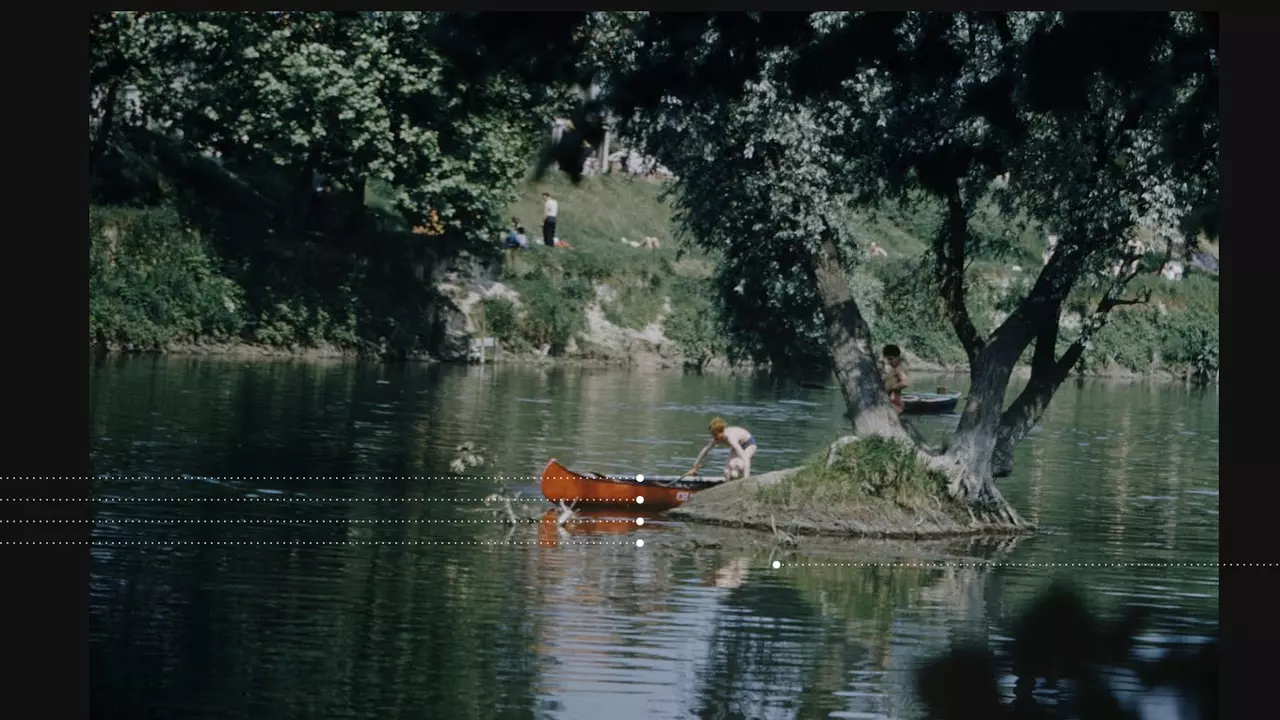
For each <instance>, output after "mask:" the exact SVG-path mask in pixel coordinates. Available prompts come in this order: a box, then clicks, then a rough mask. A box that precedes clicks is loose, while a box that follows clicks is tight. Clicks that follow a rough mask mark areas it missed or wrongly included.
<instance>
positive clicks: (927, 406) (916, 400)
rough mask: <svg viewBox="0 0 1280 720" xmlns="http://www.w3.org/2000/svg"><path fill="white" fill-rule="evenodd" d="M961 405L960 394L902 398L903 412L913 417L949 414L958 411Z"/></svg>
mask: <svg viewBox="0 0 1280 720" xmlns="http://www.w3.org/2000/svg"><path fill="white" fill-rule="evenodd" d="M959 403H960V393H951V394H946V395H939V394H936V393H919V394H911V393H908V394H904V395H903V396H902V405H903V410H902V411H903V412H904V413H907V414H911V415H925V414H929V413H948V412H952V411H953V410H955V409H956V405H958V404H959Z"/></svg>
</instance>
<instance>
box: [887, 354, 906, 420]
mask: <svg viewBox="0 0 1280 720" xmlns="http://www.w3.org/2000/svg"><path fill="white" fill-rule="evenodd" d="M884 361H885V364H886V365H888V367H886V368H885V371H884V389H885V391H886V392H888V393H889V402H891V403H893V406H894V407H895V408H897V409H898V414H899V415H901V414H902V411H903V410H905V409H906V403H904V402H903V401H902V391H903V390H906V389H907V373H906V371H905V370H903V369H902V351H901V350H899V349H898V346H897V345H885V346H884Z"/></svg>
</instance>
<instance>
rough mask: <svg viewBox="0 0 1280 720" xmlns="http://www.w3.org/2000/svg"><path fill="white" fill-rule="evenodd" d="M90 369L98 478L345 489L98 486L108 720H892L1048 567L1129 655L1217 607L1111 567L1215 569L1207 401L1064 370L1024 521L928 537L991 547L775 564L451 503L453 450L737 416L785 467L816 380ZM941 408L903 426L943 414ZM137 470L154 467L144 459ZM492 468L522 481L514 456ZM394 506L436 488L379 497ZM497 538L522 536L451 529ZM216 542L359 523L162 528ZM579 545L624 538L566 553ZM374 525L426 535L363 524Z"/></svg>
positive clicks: (174, 366) (827, 419) (821, 555)
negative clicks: (1016, 536)
mask: <svg viewBox="0 0 1280 720" xmlns="http://www.w3.org/2000/svg"><path fill="white" fill-rule="evenodd" d="M90 380H91V399H90V439H91V463H92V465H93V468H94V471H95V473H100V474H110V475H113V476H117V477H112V478H104V479H102V480H100V481H98V484H97V486H96V488H95V492H96V493H97V494H100V495H113V496H142V497H150V498H179V497H188V496H203V497H211V496H214V497H218V496H220V497H235V496H244V495H246V494H251V493H257V494H262V493H263V492H265V491H271V492H275V493H280V495H279V497H285V498H316V497H341V498H348V499H349V500H347V501H344V502H275V503H244V502H217V503H214V502H182V503H180V502H154V501H153V502H129V503H111V504H107V503H98V504H95V505H94V507H93V512H94V520H95V527H94V531H93V532H94V537H95V538H97V539H101V540H113V539H114V540H128V541H142V542H146V543H153V544H142V545H131V546H101V547H95V548H93V565H92V569H93V575H92V577H91V583H90V585H91V587H90V589H91V612H92V620H91V626H92V639H91V652H92V663H93V673H94V689H93V692H94V701H95V711H96V712H98V714H100V715H101V716H102V717H117V716H118V717H141V716H145V717H210V718H214V717H216V718H237V717H253V718H287V717H303V716H305V717H334V718H373V717H378V718H385V717H387V716H391V717H398V716H409V715H412V716H414V717H450V718H452V717H458V718H465V717H476V718H490V717H501V718H507V717H510V718H559V719H564V720H575V719H577V718H597V717H600V716H601V714H602V713H604V714H606V715H607V716H608V717H609V718H610V719H611V720H624V719H626V718H687V717H706V718H738V717H742V718H748V717H749V718H807V717H824V716H826V717H864V718H868V717H876V718H880V717H884V718H906V717H913V716H914V714H915V712H916V711H917V710H918V708H917V707H916V705H915V703H914V700H913V698H912V687H911V671H912V670H914V668H915V667H916V666H917V665H918V664H919V663H920V662H921V661H923V660H924V659H925V658H927V657H929V656H931V655H932V654H934V653H936V652H938V651H939V650H941V649H943V648H945V647H946V646H947V644H948V643H949V642H951V641H952V640H954V639H956V638H959V637H970V636H977V637H979V638H986V639H987V640H989V641H990V642H992V643H994V644H996V645H1000V644H1001V643H1003V642H1005V641H1004V639H1003V634H1002V633H1003V629H1004V628H1005V627H1007V624H1008V621H1009V620H1010V619H1011V617H1012V616H1013V615H1015V614H1016V613H1017V612H1019V611H1020V610H1021V608H1022V607H1024V606H1025V605H1026V603H1027V602H1029V601H1030V600H1031V598H1032V596H1033V595H1034V594H1035V593H1037V592H1038V591H1039V590H1041V589H1042V588H1043V587H1044V586H1045V585H1046V584H1047V583H1048V581H1049V580H1050V579H1051V578H1052V577H1053V576H1055V575H1057V574H1060V573H1065V572H1069V573H1070V574H1071V576H1072V578H1073V579H1074V580H1075V581H1076V582H1077V583H1079V584H1082V585H1083V586H1084V588H1085V589H1086V590H1087V591H1088V592H1089V594H1090V596H1091V597H1092V598H1093V599H1095V600H1096V601H1098V602H1100V603H1103V605H1104V607H1105V606H1110V605H1112V604H1114V603H1115V602H1120V601H1125V602H1137V603H1142V604H1146V605H1148V606H1150V607H1152V608H1153V609H1155V611H1156V617H1155V625H1154V627H1153V628H1152V630H1151V633H1150V635H1149V637H1147V638H1145V639H1144V643H1146V645H1147V646H1148V648H1147V649H1150V648H1151V647H1158V646H1166V645H1169V644H1173V643H1177V642H1179V641H1182V640H1186V639H1194V638H1199V637H1203V636H1205V635H1207V634H1208V632H1209V630H1208V629H1207V628H1209V627H1211V626H1212V625H1215V624H1216V614H1217V592H1218V589H1217V569H1216V568H1215V567H1211V566H1209V567H1196V566H1190V565H1176V566H1174V565H1158V564H1157V565H1151V566H1145V567H1115V566H1112V565H1107V564H1104V563H1117V562H1127V563H1134V562H1146V563H1170V562H1178V563H1215V562H1216V561H1217V558H1218V555H1217V528H1218V525H1217V459H1218V455H1217V448H1218V445H1217V442H1216V440H1217V399H1216V394H1194V393H1189V392H1186V391H1185V390H1182V389H1180V388H1176V387H1157V386H1154V385H1150V384H1142V383H1131V384H1122V385H1114V384H1113V385H1102V384H1094V383H1085V384H1083V385H1081V386H1079V387H1068V388H1064V389H1063V391H1062V392H1061V393H1060V395H1059V397H1058V398H1056V399H1055V401H1054V405H1053V406H1052V407H1051V408H1050V410H1049V414H1048V416H1047V417H1046V420H1045V423H1044V426H1043V427H1042V428H1040V429H1039V430H1037V431H1036V432H1035V433H1033V435H1032V436H1031V437H1030V438H1029V439H1028V440H1027V441H1026V442H1024V444H1023V445H1022V446H1021V447H1020V448H1019V450H1018V457H1017V463H1018V464H1017V468H1016V471H1015V474H1014V476H1013V477H1011V478H1009V479H1007V480H1005V481H1003V482H1002V489H1003V490H1004V492H1005V494H1006V496H1007V497H1009V499H1010V500H1011V501H1012V502H1014V503H1015V504H1017V506H1018V507H1020V508H1025V509H1026V510H1027V514H1028V516H1030V517H1032V518H1034V519H1035V520H1036V521H1037V522H1038V524H1039V525H1040V526H1041V528H1042V529H1043V530H1044V532H1043V533H1042V534H1041V535H1039V536H1037V537H1034V538H1031V539H1028V540H1025V541H1023V542H1020V543H1017V544H1016V545H1015V546H1012V547H999V548H989V547H985V546H970V545H968V544H961V545H951V546H946V547H944V548H941V549H933V550H929V552H930V553H932V554H931V555H930V557H953V558H956V557H963V558H1004V559H1005V560H1006V561H1008V562H1009V563H1014V564H1005V565H998V566H995V567H989V568H987V567H983V568H978V567H969V566H965V567H960V566H947V567H906V566H896V567H893V566H883V565H881V566H876V565H871V566H862V567H853V566H838V565H830V564H823V565H815V566H800V567H796V566H790V565H789V566H785V567H783V568H782V569H780V570H774V569H773V568H771V567H770V566H769V564H768V561H769V560H770V557H769V554H768V549H767V548H766V547H755V546H754V545H753V543H755V542H756V541H757V540H758V539H759V538H758V536H755V535H750V534H748V535H745V536H735V535H733V534H732V532H731V531H724V532H726V533H730V534H729V535H727V536H724V537H721V538H720V540H718V541H717V542H715V543H705V542H694V541H691V540H690V533H691V532H693V530H692V529H690V528H686V527H684V526H681V525H679V524H674V523H667V522H662V521H660V520H653V521H651V522H647V523H646V524H645V525H643V526H639V525H636V524H635V522H634V519H635V518H634V516H628V515H625V514H622V515H619V514H617V513H614V514H613V516H612V517H607V516H606V517H601V516H588V517H587V518H584V519H591V520H601V522H581V523H574V524H571V525H570V526H568V527H566V528H563V529H558V528H557V527H556V526H555V524H554V522H537V523H530V524H527V525H522V526H518V527H516V528H514V529H508V528H505V527H503V526H502V525H500V524H498V523H496V522H482V521H481V520H483V519H484V518H487V517H489V516H485V515H482V514H479V513H475V512H472V510H474V509H475V508H476V507H477V506H478V504H477V503H476V502H475V499H477V498H480V497H483V496H484V495H487V494H488V493H489V492H491V491H492V490H493V486H492V483H491V482H490V481H488V480H485V479H483V478H466V477H457V476H452V475H450V474H449V473H448V471H447V464H448V461H449V460H450V459H451V457H452V454H453V448H454V447H455V446H456V445H458V444H459V443H461V442H464V441H473V442H477V443H479V444H480V445H483V446H485V447H486V448H488V449H489V451H490V453H489V454H490V456H491V461H490V463H489V464H487V465H486V466H485V469H486V470H488V471H491V472H495V473H500V474H506V475H520V476H531V475H533V474H535V473H536V472H537V471H538V470H539V469H540V468H541V466H542V464H544V463H545V461H546V459H547V457H549V456H553V455H554V456H557V457H561V458H562V459H564V460H566V461H569V462H572V463H573V464H574V465H578V466H584V467H590V468H591V469H595V470H599V471H620V472H628V471H634V470H636V469H637V468H640V469H644V470H645V471H647V472H651V473H659V472H662V473H665V472H679V471H681V470H683V469H687V467H688V463H689V462H691V460H692V457H693V454H694V453H696V451H697V450H698V446H697V444H696V442H697V440H698V439H699V438H700V436H701V435H702V434H704V432H705V423H706V418H707V417H708V416H709V415H710V414H712V413H714V414H722V415H725V416H726V417H736V418H741V419H742V421H743V422H744V423H747V424H748V426H749V427H751V428H752V430H753V432H757V434H758V435H759V436H760V437H761V438H762V449H761V455H760V456H759V457H760V458H761V461H760V462H761V464H762V465H764V463H766V462H767V463H769V465H768V466H766V467H764V468H763V469H769V467H784V466H787V465H788V464H793V463H795V462H797V461H798V460H799V459H802V458H803V457H806V456H808V455H810V454H812V453H814V452H816V451H818V450H819V449H820V448H821V447H822V446H823V444H824V443H825V442H827V441H828V440H829V439H830V438H831V437H832V436H833V435H835V434H837V433H839V432H841V431H842V429H843V428H844V427H845V424H844V423H845V421H844V420H843V419H842V418H841V414H842V412H843V408H842V406H841V403H840V398H839V394H838V393H836V392H823V391H816V390H805V389H799V388H780V387H776V386H772V385H769V384H768V383H764V382H761V381H758V380H753V379H747V378H725V377H704V378H697V377H684V376H680V375H650V374H642V373H625V372H615V371H583V372H578V371H569V370H564V369H536V370H528V369H514V368H499V369H494V368H483V369H479V368H471V369H467V368H448V367H436V366H385V367H384V366H363V365H359V364H354V363H329V364H304V363H266V364H263V363H257V364H254V363H219V362H216V361H208V360H163V361H152V360H142V361H123V362H122V361H117V360H108V361H106V362H105V363H102V364H99V365H95V366H91V368H90ZM921 382H927V383H929V384H933V383H934V382H935V380H933V379H926V378H921ZM942 384H949V385H952V386H955V385H957V383H956V382H955V380H954V379H947V380H944V381H942ZM954 422H955V418H954V417H947V416H942V417H934V418H924V419H922V420H921V422H920V424H921V426H922V428H923V429H924V430H925V431H926V432H928V433H933V434H935V435H941V434H943V433H945V432H946V431H947V430H948V429H949V427H950V426H951V425H952V424H954ZM184 473H185V474H187V475H188V476H189V477H187V478H185V479H179V478H176V477H175V476H178V475H181V474H184ZM156 475H165V476H168V477H165V478H155V477H153V478H151V479H138V477H139V476H156ZM263 476H266V477H265V478H264V477H263ZM357 476H363V477H357ZM424 477H425V478H426V479H422V478H424ZM211 478H214V479H211ZM512 484H514V485H518V486H519V488H520V489H522V490H523V491H524V492H525V493H526V494H531V493H536V484H535V483H534V481H533V480H532V479H528V480H525V481H521V482H513V483H512ZM406 497H409V498H447V497H452V498H457V499H458V500H457V501H456V502H438V501H431V502H425V501H424V502H403V501H385V500H378V499H377V498H406ZM361 498H363V499H361ZM605 515H608V514H605ZM542 519H543V520H548V519H553V518H551V517H550V515H549V516H548V517H544V518H542ZM139 520H145V521H147V522H137V521H139ZM603 520H610V522H604V521H603ZM192 521H200V522H192ZM735 537H737V539H736V540H735V539H734V538H735ZM636 538H643V539H645V540H646V544H645V547H644V548H642V549H641V548H636V547H635V545H634V540H635V539H636ZM504 539H508V540H511V541H515V542H516V543H518V544H511V545H493V544H490V545H479V544H472V543H481V542H489V543H493V542H501V541H503V540H504ZM222 540H257V541H263V542H280V543H296V542H299V541H302V542H326V543H328V542H350V543H374V544H339V545H293V544H282V545H261V546H221V545H216V544H209V545H186V544H172V543H174V542H175V541H183V542H209V543H215V542H218V541H222ZM603 541H609V542H611V543H618V544H607V545H605V544H584V542H603ZM393 542H394V543H402V542H414V543H439V544H416V545H397V544H376V543H393ZM162 543H171V544H170V545H164V544H162ZM886 548H887V549H886ZM908 552H917V553H918V552H923V551H922V550H919V549H918V548H917V549H915V550H912V549H911V548H908V547H907V546H887V545H885V544H859V545H856V546H853V547H852V548H846V549H845V550H843V551H842V553H843V554H842V555H840V554H837V555H833V554H831V553H830V552H829V551H826V550H822V551H821V552H820V551H819V550H818V549H817V546H815V545H814V544H813V543H811V542H806V543H804V544H802V546H801V548H800V554H799V555H798V556H796V557H794V558H790V561H792V562H811V563H830V562H840V561H845V562H876V561H879V560H891V559H894V558H898V557H905V556H906V553H908ZM1062 563H1073V564H1080V563H1094V564H1095V565H1094V566H1091V567H1080V566H1074V567H1070V568H1067V567H1062V566H1060V564H1062Z"/></svg>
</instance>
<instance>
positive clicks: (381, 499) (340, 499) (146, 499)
mask: <svg viewBox="0 0 1280 720" xmlns="http://www.w3.org/2000/svg"><path fill="white" fill-rule="evenodd" d="M507 499H508V500H510V501H511V502H532V503H548V502H568V503H605V504H609V505H617V504H619V503H629V502H635V503H643V502H644V498H643V497H637V498H636V499H635V500H630V499H624V498H615V499H608V500H602V499H600V498H557V499H556V500H554V501H553V500H548V499H546V498H507ZM6 500H8V501H10V502H100V503H130V502H312V503H319V502H496V501H493V500H489V499H487V498H473V497H456V498H454V497H434V498H403V497H398V498H397V497H335V498H328V497H301V498H299V497H225V498H211V497H170V498H161V497H114V496H113V497H94V498H60V497H47V498H6Z"/></svg>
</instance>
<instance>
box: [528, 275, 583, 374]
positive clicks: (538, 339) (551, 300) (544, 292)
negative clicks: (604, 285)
mask: <svg viewBox="0 0 1280 720" xmlns="http://www.w3.org/2000/svg"><path fill="white" fill-rule="evenodd" d="M516 289H517V290H518V291H519V292H520V298H521V300H522V301H523V304H524V308H525V313H524V316H523V318H522V319H521V322H520V334H519V339H520V340H523V341H524V342H525V343H528V344H529V345H530V346H532V347H535V348H538V347H542V346H543V345H549V346H550V352H551V354H552V355H562V354H563V353H564V350H565V347H567V346H568V344H569V341H570V340H572V339H573V338H574V336H575V335H577V334H578V333H579V332H580V331H581V330H582V329H583V327H584V323H585V321H586V312H585V311H586V306H587V303H588V302H589V300H590V299H591V298H592V297H593V296H594V294H595V291H594V290H593V289H592V287H591V283H590V282H589V281H587V280H585V279H583V278H580V277H571V278H567V279H565V280H563V281H562V282H555V281H552V280H551V279H549V278H547V277H545V276H540V275H534V276H530V277H526V278H524V279H523V280H521V281H520V282H519V283H517V284H516Z"/></svg>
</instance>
